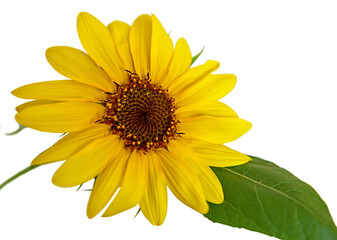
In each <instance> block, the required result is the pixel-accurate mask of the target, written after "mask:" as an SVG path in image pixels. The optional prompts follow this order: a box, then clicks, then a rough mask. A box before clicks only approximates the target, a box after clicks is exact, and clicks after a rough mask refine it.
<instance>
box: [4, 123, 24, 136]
mask: <svg viewBox="0 0 337 240" xmlns="http://www.w3.org/2000/svg"><path fill="white" fill-rule="evenodd" d="M25 128H27V127H25V126H23V125H21V124H19V127H18V129H16V130H15V131H13V132H10V133H6V135H7V136H13V135H16V134H18V133H19V132H21V131H22V130H23V129H25Z"/></svg>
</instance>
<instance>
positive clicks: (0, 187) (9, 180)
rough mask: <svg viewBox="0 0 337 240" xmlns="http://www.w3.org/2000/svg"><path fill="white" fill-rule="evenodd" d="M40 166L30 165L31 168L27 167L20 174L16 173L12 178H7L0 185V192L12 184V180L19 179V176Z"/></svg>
mask: <svg viewBox="0 0 337 240" xmlns="http://www.w3.org/2000/svg"><path fill="white" fill-rule="evenodd" d="M39 166H40V165H32V166H29V167H27V168H25V169H23V170H21V171H20V172H18V173H17V174H15V175H14V176H12V177H10V178H8V179H7V180H6V181H5V182H3V183H2V184H1V185H0V190H1V189H2V188H3V187H4V186H6V185H7V184H8V183H10V182H12V181H13V180H15V179H17V178H18V177H20V176H21V175H23V174H25V173H27V172H30V171H31V170H33V169H35V168H37V167H39Z"/></svg>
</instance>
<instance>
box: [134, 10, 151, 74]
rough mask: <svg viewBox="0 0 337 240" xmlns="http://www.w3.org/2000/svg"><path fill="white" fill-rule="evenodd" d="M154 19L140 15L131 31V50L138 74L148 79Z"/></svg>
mask: <svg viewBox="0 0 337 240" xmlns="http://www.w3.org/2000/svg"><path fill="white" fill-rule="evenodd" d="M151 35H152V17H151V16H150V15H146V14H143V15H140V16H139V17H138V18H136V20H135V21H134V22H133V24H132V26H131V30H130V49H131V54H132V58H133V63H134V66H135V70H136V73H137V74H138V75H140V76H141V77H142V78H146V76H147V74H148V72H149V71H150V57H151Z"/></svg>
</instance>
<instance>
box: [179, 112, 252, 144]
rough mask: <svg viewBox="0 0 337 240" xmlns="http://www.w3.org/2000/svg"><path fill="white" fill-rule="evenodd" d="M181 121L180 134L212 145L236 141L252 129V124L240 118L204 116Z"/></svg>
mask: <svg viewBox="0 0 337 240" xmlns="http://www.w3.org/2000/svg"><path fill="white" fill-rule="evenodd" d="M180 120H181V123H180V124H179V126H178V128H179V132H183V133H184V134H185V136H186V137H188V138H196V139H201V140H204V141H207V142H211V143H226V142H231V141H234V140H235V139H237V138H239V137H241V136H242V135H243V134H245V133H246V132H247V131H248V130H249V129H250V128H251V123H250V122H247V121H246V120H243V119H240V118H226V117H208V116H202V117H194V118H183V119H180Z"/></svg>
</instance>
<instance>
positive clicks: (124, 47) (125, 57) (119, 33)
mask: <svg viewBox="0 0 337 240" xmlns="http://www.w3.org/2000/svg"><path fill="white" fill-rule="evenodd" d="M108 29H109V30H110V32H111V35H112V37H113V39H114V40H115V43H116V46H118V47H117V51H118V54H119V56H120V57H121V59H122V61H123V63H124V69H126V70H129V71H131V72H135V68H134V66H133V60H132V56H131V51H130V44H129V38H130V29H131V27H130V25H129V24H127V23H125V22H121V21H114V22H112V23H110V24H109V25H108ZM125 83H126V82H125Z"/></svg>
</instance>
